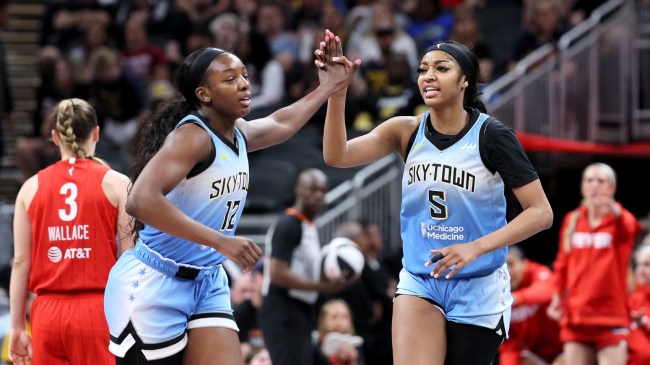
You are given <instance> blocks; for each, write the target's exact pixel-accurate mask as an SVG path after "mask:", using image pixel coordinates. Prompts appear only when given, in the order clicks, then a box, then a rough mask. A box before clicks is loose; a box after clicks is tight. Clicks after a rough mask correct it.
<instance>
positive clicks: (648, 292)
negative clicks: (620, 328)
mask: <svg viewBox="0 0 650 365" xmlns="http://www.w3.org/2000/svg"><path fill="white" fill-rule="evenodd" d="M627 303H628V306H629V307H630V314H634V313H638V312H639V311H641V310H643V314H642V315H641V316H640V318H638V319H637V320H635V321H633V322H632V324H631V325H630V334H629V337H628V343H629V347H630V356H629V358H628V362H627V363H628V364H629V365H642V364H650V287H648V286H644V285H639V286H638V287H637V289H636V291H635V292H634V293H632V294H631V295H630V296H629V298H628V300H627Z"/></svg>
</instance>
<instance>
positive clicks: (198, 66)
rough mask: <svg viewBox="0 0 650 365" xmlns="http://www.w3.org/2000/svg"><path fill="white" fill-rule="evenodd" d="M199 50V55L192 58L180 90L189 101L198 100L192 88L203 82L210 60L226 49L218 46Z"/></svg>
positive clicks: (194, 88)
mask: <svg viewBox="0 0 650 365" xmlns="http://www.w3.org/2000/svg"><path fill="white" fill-rule="evenodd" d="M199 52H200V53H199V55H197V56H196V58H194V60H193V61H192V64H191V65H190V69H189V70H188V71H187V74H186V75H187V79H186V80H185V82H184V83H183V90H181V92H182V93H183V96H185V98H186V99H188V97H189V99H188V101H189V102H198V100H197V98H196V95H195V94H194V90H196V88H197V87H199V86H201V85H202V84H203V83H204V82H205V73H206V71H207V70H208V67H210V64H211V63H212V61H214V59H215V58H217V57H219V56H220V55H222V54H224V53H226V51H224V50H222V49H219V48H204V49H202V50H200V51H199ZM190 99H191V100H190Z"/></svg>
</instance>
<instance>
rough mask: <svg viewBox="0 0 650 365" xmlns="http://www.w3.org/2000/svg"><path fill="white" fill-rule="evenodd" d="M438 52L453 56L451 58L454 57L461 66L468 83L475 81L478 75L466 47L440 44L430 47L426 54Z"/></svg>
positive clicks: (448, 43) (447, 43)
mask: <svg viewBox="0 0 650 365" xmlns="http://www.w3.org/2000/svg"><path fill="white" fill-rule="evenodd" d="M436 50H438V51H443V52H446V53H448V54H449V55H451V57H453V58H454V59H455V60H456V62H458V64H459V65H460V69H461V70H462V71H463V74H465V77H467V81H468V82H471V80H474V77H475V74H476V70H475V69H474V63H473V62H472V59H471V58H470V56H469V55H468V54H467V50H465V49H464V47H462V46H460V45H458V44H456V43H452V42H440V43H436V44H434V45H433V46H431V47H429V48H428V49H427V50H426V51H425V52H424V53H429V52H431V51H436Z"/></svg>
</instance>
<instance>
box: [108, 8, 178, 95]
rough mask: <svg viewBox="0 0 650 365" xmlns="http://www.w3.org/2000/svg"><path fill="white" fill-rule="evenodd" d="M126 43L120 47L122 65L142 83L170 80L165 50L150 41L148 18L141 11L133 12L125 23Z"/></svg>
mask: <svg viewBox="0 0 650 365" xmlns="http://www.w3.org/2000/svg"><path fill="white" fill-rule="evenodd" d="M123 34H124V44H123V47H122V48H121V49H120V56H121V57H120V58H121V60H122V66H123V67H124V69H125V70H126V72H128V73H129V74H131V75H133V76H134V77H136V78H137V79H138V80H139V81H140V83H141V84H143V85H149V83H150V82H153V81H156V80H170V72H169V65H168V62H167V57H166V56H165V52H164V51H163V50H162V48H160V47H159V46H158V45H156V44H153V43H151V42H149V38H148V33H147V27H146V19H145V18H144V17H143V15H142V14H141V13H132V14H131V15H130V16H129V17H128V19H127V21H126V24H124V30H123Z"/></svg>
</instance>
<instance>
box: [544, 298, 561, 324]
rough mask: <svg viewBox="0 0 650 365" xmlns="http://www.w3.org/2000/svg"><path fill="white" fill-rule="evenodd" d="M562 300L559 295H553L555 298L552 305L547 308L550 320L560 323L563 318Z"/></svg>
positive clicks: (552, 299)
mask: <svg viewBox="0 0 650 365" xmlns="http://www.w3.org/2000/svg"><path fill="white" fill-rule="evenodd" d="M561 302H562V300H561V299H560V295H559V294H558V293H554V294H553V298H551V303H550V304H549V305H548V307H546V315H547V316H549V318H551V319H553V320H555V321H559V320H560V319H561V318H562V303H561Z"/></svg>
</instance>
